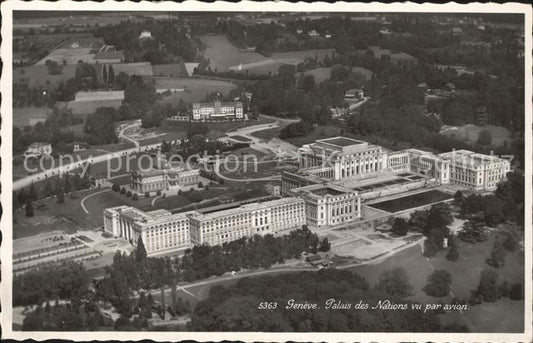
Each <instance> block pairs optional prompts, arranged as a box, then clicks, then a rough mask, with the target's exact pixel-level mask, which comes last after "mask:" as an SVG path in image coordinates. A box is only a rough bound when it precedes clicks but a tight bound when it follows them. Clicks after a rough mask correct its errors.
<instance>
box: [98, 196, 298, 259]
mask: <svg viewBox="0 0 533 343" xmlns="http://www.w3.org/2000/svg"><path fill="white" fill-rule="evenodd" d="M305 223H306V218H305V203H304V201H303V200H302V199H300V198H294V197H292V198H282V199H277V200H272V201H266V202H262V203H253V204H248V205H243V206H240V207H237V208H232V209H227V210H222V211H216V212H212V213H200V212H197V211H190V212H184V213H177V214H172V213H171V212H169V211H167V210H155V211H150V212H143V211H141V210H139V209H136V208H133V207H129V206H118V207H113V208H107V209H105V210H104V230H105V232H107V233H109V234H111V235H113V236H114V237H122V238H124V239H126V240H128V241H130V242H131V243H132V244H133V245H136V244H137V242H138V239H139V237H142V241H143V243H144V245H145V248H146V252H147V254H148V255H149V256H151V255H156V254H159V253H164V252H172V251H177V250H181V249H185V248H190V247H191V246H193V245H195V244H196V245H199V244H209V245H218V244H223V243H226V242H230V241H233V240H237V239H239V238H242V237H249V236H252V235H255V234H259V235H265V234H269V233H271V234H273V233H277V232H280V231H283V230H289V229H293V228H294V229H296V228H299V227H301V226H302V225H304V224H305Z"/></svg>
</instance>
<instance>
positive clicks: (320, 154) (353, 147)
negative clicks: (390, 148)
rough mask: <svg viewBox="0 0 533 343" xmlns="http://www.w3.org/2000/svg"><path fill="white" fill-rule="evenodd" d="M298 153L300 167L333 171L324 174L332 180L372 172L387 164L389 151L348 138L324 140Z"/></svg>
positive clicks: (307, 146)
mask: <svg viewBox="0 0 533 343" xmlns="http://www.w3.org/2000/svg"><path fill="white" fill-rule="evenodd" d="M298 152H299V158H300V168H304V169H309V168H313V167H316V168H320V169H322V168H323V169H324V170H327V171H328V172H329V174H328V175H326V176H324V177H327V178H330V179H332V180H340V179H343V178H346V177H353V176H363V175H365V174H372V173H376V172H380V171H382V170H384V169H385V168H386V167H387V152H386V151H385V150H384V149H383V148H382V147H381V146H378V145H373V144H369V143H367V142H363V141H359V140H355V139H351V138H346V137H333V138H326V139H320V140H317V141H316V142H315V143H312V144H307V145H304V146H302V147H301V148H300V149H298ZM317 172H318V171H317ZM320 176H323V175H320Z"/></svg>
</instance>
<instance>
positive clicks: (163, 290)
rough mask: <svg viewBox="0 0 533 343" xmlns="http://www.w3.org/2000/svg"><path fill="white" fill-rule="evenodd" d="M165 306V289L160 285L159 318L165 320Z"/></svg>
mask: <svg viewBox="0 0 533 343" xmlns="http://www.w3.org/2000/svg"><path fill="white" fill-rule="evenodd" d="M166 312H167V308H166V305H165V289H164V288H163V287H161V319H163V320H165V315H166Z"/></svg>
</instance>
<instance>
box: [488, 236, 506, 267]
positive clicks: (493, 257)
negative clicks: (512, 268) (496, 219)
mask: <svg viewBox="0 0 533 343" xmlns="http://www.w3.org/2000/svg"><path fill="white" fill-rule="evenodd" d="M486 262H487V264H488V265H489V266H492V267H494V268H500V267H503V266H504V265H505V250H504V249H503V244H502V242H501V241H496V242H494V246H493V248H492V251H491V253H490V257H489V258H488V259H487V260H486Z"/></svg>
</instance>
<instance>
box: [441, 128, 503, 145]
mask: <svg viewBox="0 0 533 343" xmlns="http://www.w3.org/2000/svg"><path fill="white" fill-rule="evenodd" d="M483 130H487V131H489V132H490V134H491V135H492V143H491V145H492V146H495V147H498V146H503V145H504V144H505V142H507V144H508V145H509V146H510V145H511V143H512V141H513V138H512V135H511V132H510V131H509V130H507V129H506V128H504V127H502V126H494V125H487V126H484V127H483V126H477V125H472V124H467V125H464V126H461V127H458V128H456V129H451V130H446V131H441V134H443V135H446V136H449V137H454V138H457V139H460V140H463V141H466V142H471V143H475V142H477V139H478V137H479V133H480V132H481V131H483Z"/></svg>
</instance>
